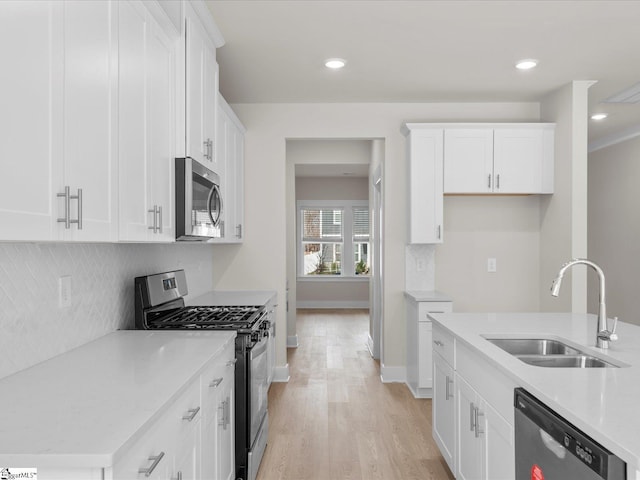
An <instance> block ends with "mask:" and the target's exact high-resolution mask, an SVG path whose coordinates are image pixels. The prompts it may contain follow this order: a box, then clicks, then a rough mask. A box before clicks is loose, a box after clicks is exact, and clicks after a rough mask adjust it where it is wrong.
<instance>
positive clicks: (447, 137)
mask: <svg viewBox="0 0 640 480" xmlns="http://www.w3.org/2000/svg"><path fill="white" fill-rule="evenodd" d="M492 179H493V130H492V129H490V128H489V129H487V128H475V129H474V128H461V129H451V130H445V131H444V191H445V192H446V193H467V192H483V193H484V192H487V193H489V192H491V191H492V188H491V186H492Z"/></svg>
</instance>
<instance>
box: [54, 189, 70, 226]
mask: <svg viewBox="0 0 640 480" xmlns="http://www.w3.org/2000/svg"><path fill="white" fill-rule="evenodd" d="M57 196H58V197H64V217H63V218H58V223H64V228H66V229H69V228H71V221H70V219H69V208H70V207H71V193H70V188H69V187H64V193H58V195H57Z"/></svg>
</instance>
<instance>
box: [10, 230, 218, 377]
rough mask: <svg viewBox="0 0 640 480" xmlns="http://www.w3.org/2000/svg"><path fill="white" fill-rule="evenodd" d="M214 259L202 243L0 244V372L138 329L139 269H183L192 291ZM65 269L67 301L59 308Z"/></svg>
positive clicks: (205, 287)
mask: <svg viewBox="0 0 640 480" xmlns="http://www.w3.org/2000/svg"><path fill="white" fill-rule="evenodd" d="M212 262H213V247H212V246H211V245H205V244H184V243H179V244H173V245H149V244H144V245H143V244H140V245H127V244H73V243H65V244H62V243H43V244H36V243H0V332H2V334H1V335H0V352H1V355H0V378H1V377H4V376H6V375H10V374H12V373H14V372H17V371H18V370H22V369H24V368H27V367H30V366H31V365H34V364H36V363H38V362H41V361H44V360H47V359H49V358H51V357H53V356H55V355H58V354H61V353H64V352H66V351H68V350H71V349H72V348H74V347H77V346H79V345H82V344H84V343H87V342H89V341H91V340H94V339H96V338H98V337H101V336H103V335H106V334H108V333H110V332H113V331H115V330H118V329H128V328H133V319H134V288H133V280H134V278H135V277H137V276H140V275H148V274H151V273H159V272H164V271H167V270H174V269H177V268H184V270H185V273H186V275H187V285H188V288H189V295H190V296H197V295H200V294H202V293H205V292H207V291H209V290H211V289H212V288H213V272H212V270H211V265H212ZM63 275H65V276H66V275H70V276H71V297H72V306H71V307H68V308H58V278H59V277H60V276H63Z"/></svg>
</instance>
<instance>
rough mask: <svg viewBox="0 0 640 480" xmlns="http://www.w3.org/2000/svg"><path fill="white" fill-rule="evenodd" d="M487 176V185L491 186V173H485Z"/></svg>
mask: <svg viewBox="0 0 640 480" xmlns="http://www.w3.org/2000/svg"><path fill="white" fill-rule="evenodd" d="M487 177H488V181H487V187H488V188H491V174H489V175H487Z"/></svg>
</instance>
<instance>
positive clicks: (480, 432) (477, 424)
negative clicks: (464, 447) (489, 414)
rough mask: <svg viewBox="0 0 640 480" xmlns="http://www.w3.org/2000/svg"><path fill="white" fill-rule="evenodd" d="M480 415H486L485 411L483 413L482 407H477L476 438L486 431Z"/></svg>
mask: <svg viewBox="0 0 640 480" xmlns="http://www.w3.org/2000/svg"><path fill="white" fill-rule="evenodd" d="M479 417H484V413H482V412H481V411H480V409H479V408H478V407H476V420H475V421H476V438H479V437H480V435H482V434H483V433H484V430H483V429H482V426H481V425H482V424H481V422H480V419H479Z"/></svg>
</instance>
